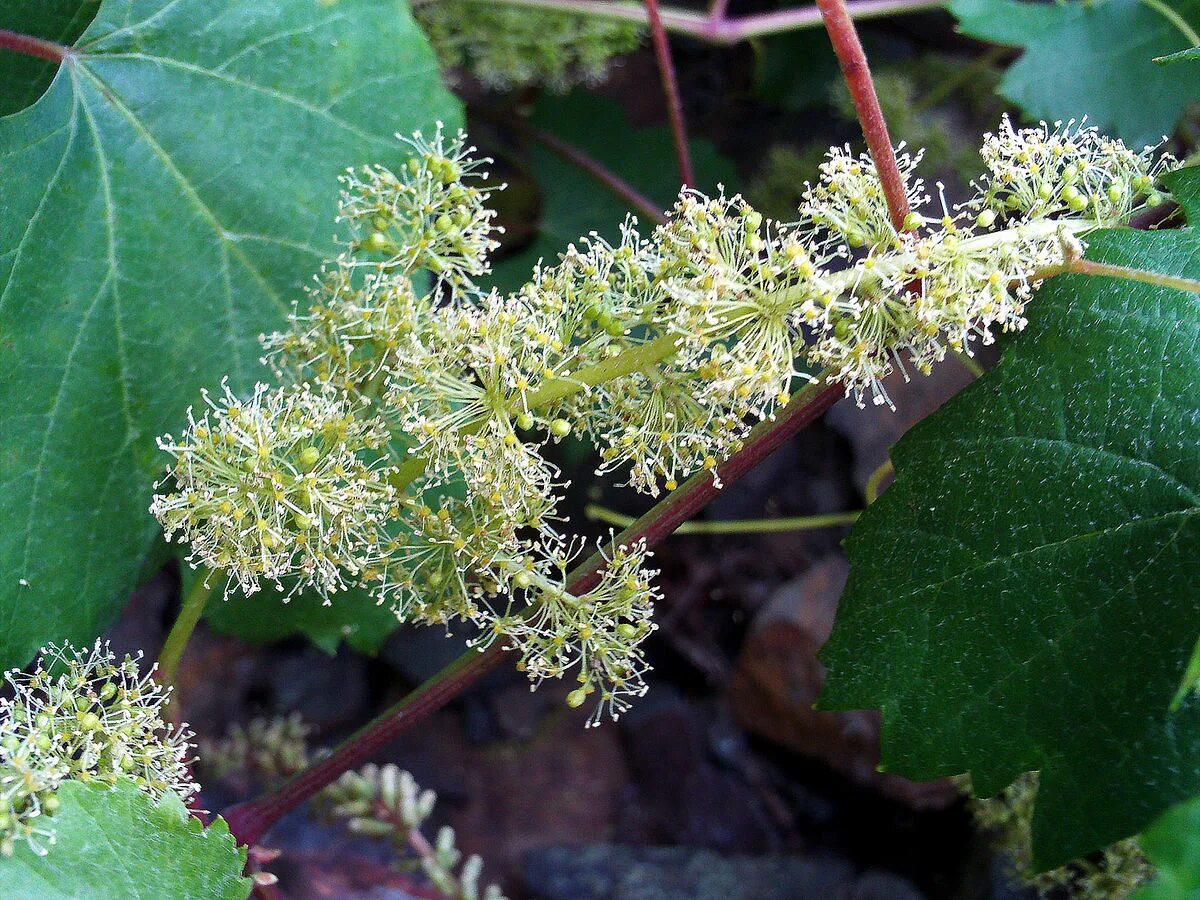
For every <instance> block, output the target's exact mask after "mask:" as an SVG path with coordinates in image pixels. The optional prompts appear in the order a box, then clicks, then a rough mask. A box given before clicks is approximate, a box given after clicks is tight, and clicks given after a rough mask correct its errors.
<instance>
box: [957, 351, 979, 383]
mask: <svg viewBox="0 0 1200 900" xmlns="http://www.w3.org/2000/svg"><path fill="white" fill-rule="evenodd" d="M954 358H955V359H956V360H958V364H959V365H960V366H962V367H963V368H964V369H966V370H967V371H968V372H970V373H971V374H972V375H974V376H975V377H976V378H982V377H983V375H984V369H983V366H981V365H980V364H979V363H977V362H975V360H974V359H972V358H971V357H969V356H967V354H965V353H963V352H962V351H961V350H955V351H954Z"/></svg>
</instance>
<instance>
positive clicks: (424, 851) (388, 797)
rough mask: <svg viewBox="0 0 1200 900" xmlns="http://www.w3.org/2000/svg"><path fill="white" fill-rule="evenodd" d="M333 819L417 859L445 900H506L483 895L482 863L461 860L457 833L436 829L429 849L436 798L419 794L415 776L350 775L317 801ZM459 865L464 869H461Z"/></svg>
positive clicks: (376, 769) (387, 769) (370, 771)
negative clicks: (426, 829)
mask: <svg viewBox="0 0 1200 900" xmlns="http://www.w3.org/2000/svg"><path fill="white" fill-rule="evenodd" d="M317 801H318V803H319V805H320V806H321V808H322V809H323V810H324V811H325V813H326V815H327V816H328V817H329V818H333V819H345V820H346V825H347V827H348V828H349V829H350V830H351V831H353V832H355V833H357V834H363V835H367V836H368V837H374V838H386V839H388V840H390V841H391V842H392V843H393V844H395V845H396V848H397V850H398V851H399V852H401V853H406V854H409V855H411V854H415V855H416V860H417V864H418V865H419V866H420V867H421V871H422V872H424V873H425V877H426V878H428V879H429V881H430V883H431V884H432V885H433V886H434V887H435V888H436V889H437V890H438V892H439V893H440V894H441V895H443V896H445V897H453V898H455V900H481V898H482V900H504V894H503V893H502V892H501V891H500V888H499V887H497V886H496V885H494V884H489V885H488V886H487V887H485V888H484V889H483V891H482V892H480V889H479V888H480V885H479V879H480V876H481V875H482V874H483V860H482V859H481V858H480V857H478V856H474V855H472V856H468V857H467V858H466V860H465V861H464V860H463V855H462V852H461V851H460V850H459V849H458V847H457V838H456V837H455V834H454V829H453V828H451V827H450V826H448V825H444V826H442V827H441V828H440V829H438V833H437V838H436V839H435V840H434V843H433V844H432V845H430V843H429V842H428V841H427V840H426V839H425V837H424V835H422V834H421V830H420V829H421V827H422V826H423V825H424V824H425V822H426V821H427V820H428V819H429V817H430V816H431V815H432V814H433V808H434V805H435V804H436V803H437V794H435V793H434V792H433V791H431V790H421V788H420V787H419V786H418V785H417V782H416V781H415V780H414V779H413V777H412V775H411V774H409V773H408V772H405V771H404V770H403V769H399V768H397V767H396V766H393V765H386V766H376V765H374V764H372V763H368V764H367V765H365V766H363V767H362V769H360V770H359V771H357V772H346V773H345V774H343V775H342V777H341V778H339V779H338V780H337V781H335V782H334V783H333V784H331V785H329V787H327V788H326V789H325V790H324V791H322V792H321V793H320V794H319V795H318V796H317ZM460 863H461V866H460Z"/></svg>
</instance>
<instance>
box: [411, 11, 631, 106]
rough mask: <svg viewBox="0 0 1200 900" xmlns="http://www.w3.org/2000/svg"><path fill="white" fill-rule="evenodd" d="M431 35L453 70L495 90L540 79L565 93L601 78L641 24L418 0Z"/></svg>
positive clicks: (628, 49)
mask: <svg viewBox="0 0 1200 900" xmlns="http://www.w3.org/2000/svg"><path fill="white" fill-rule="evenodd" d="M413 8H414V12H415V13H416V17H417V21H418V22H420V24H421V27H422V28H423V29H424V31H425V34H426V35H427V36H428V37H429V43H430V44H432V45H433V48H434V50H435V51H436V52H437V55H438V59H439V60H440V61H441V63H442V67H443V68H444V69H446V70H447V71H448V72H449V73H450V75H451V77H456V76H458V75H460V74H462V73H466V74H470V75H472V76H474V77H475V78H476V79H478V80H479V81H480V82H482V83H483V84H484V85H485V86H487V87H489V88H493V89H495V90H501V91H505V90H514V89H517V88H522V87H531V86H537V85H542V86H545V87H548V88H549V89H550V90H552V91H555V92H557V93H565V92H566V91H567V90H568V89H569V88H571V87H572V86H573V85H576V84H590V83H595V82H598V81H600V80H601V79H602V78H603V77H604V75H605V73H606V72H607V71H608V68H609V65H610V62H611V60H612V58H613V57H614V56H618V55H620V54H622V53H629V52H631V51H633V50H636V49H637V47H638V44H640V43H641V40H642V35H643V33H644V30H645V29H644V28H643V26H642V25H640V24H639V23H636V22H623V21H615V20H609V19H605V18H601V17H599V16H591V15H581V14H579V13H572V12H564V11H560V10H551V9H516V8H513V7H507V6H504V5H503V4H499V3H495V2H492V0H416V2H415V3H414V4H413Z"/></svg>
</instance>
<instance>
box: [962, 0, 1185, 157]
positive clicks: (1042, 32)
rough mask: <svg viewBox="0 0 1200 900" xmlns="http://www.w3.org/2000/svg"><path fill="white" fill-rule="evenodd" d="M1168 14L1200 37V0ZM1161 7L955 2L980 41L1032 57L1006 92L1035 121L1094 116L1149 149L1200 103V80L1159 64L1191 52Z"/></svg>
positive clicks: (1171, 6)
mask: <svg viewBox="0 0 1200 900" xmlns="http://www.w3.org/2000/svg"><path fill="white" fill-rule="evenodd" d="M1162 6H1163V7H1164V8H1165V9H1166V10H1167V11H1169V12H1170V13H1173V14H1174V15H1177V16H1178V17H1179V18H1180V19H1181V20H1182V21H1183V22H1184V23H1185V24H1186V25H1187V26H1188V27H1190V28H1192V29H1200V0H1162ZM1156 7H1157V4H1155V5H1151V4H1149V3H1143V2H1142V0H1097V2H1094V3H1081V2H1067V3H1030V2H1023V0H953V2H951V4H950V11H951V12H952V13H953V14H954V15H955V16H956V17H957V18H958V21H959V26H960V28H961V29H962V31H964V32H965V33H966V34H969V35H971V37H975V38H979V39H980V40H984V41H991V42H993V43H997V44H1005V45H1008V46H1012V47H1022V48H1024V50H1025V52H1024V53H1023V54H1022V55H1021V58H1020V59H1018V60H1017V61H1016V62H1015V63H1014V64H1013V65H1012V66H1011V67H1010V68H1009V69H1008V71H1007V72H1006V73H1005V75H1004V79H1003V80H1002V81H1001V82H1000V92H1001V93H1002V94H1003V95H1004V96H1005V97H1006V98H1008V99H1009V100H1010V101H1012V102H1013V103H1015V104H1016V105H1017V106H1019V107H1020V108H1021V109H1022V110H1024V111H1025V113H1026V114H1027V115H1029V116H1030V117H1032V118H1035V119H1039V118H1041V119H1047V120H1051V121H1053V120H1055V119H1062V120H1064V121H1065V120H1067V119H1079V118H1080V117H1082V116H1085V115H1086V116H1087V117H1088V121H1089V122H1090V123H1091V124H1092V125H1095V126H1097V127H1098V128H1099V129H1100V130H1101V131H1103V132H1106V133H1108V134H1111V135H1115V136H1117V137H1120V138H1122V139H1123V140H1125V141H1127V142H1129V143H1131V144H1135V145H1137V146H1141V145H1143V144H1155V143H1157V142H1158V141H1160V140H1161V139H1162V137H1163V135H1166V134H1170V133H1171V132H1173V131H1174V130H1175V126H1176V124H1177V123H1178V122H1179V118H1180V116H1182V115H1183V112H1184V110H1185V109H1186V108H1187V105H1188V104H1189V103H1190V102H1192V101H1194V100H1196V99H1200V84H1198V83H1197V81H1196V79H1194V78H1183V77H1180V75H1179V73H1178V72H1172V71H1170V70H1169V69H1163V68H1162V67H1160V66H1157V65H1155V64H1154V62H1153V60H1154V57H1159V56H1165V55H1167V54H1170V53H1174V52H1175V51H1177V50H1183V49H1185V48H1187V47H1190V46H1191V44H1192V41H1191V40H1190V39H1189V38H1188V37H1187V36H1186V35H1185V34H1184V32H1183V31H1182V30H1181V29H1180V28H1179V26H1178V24H1177V23H1176V22H1174V21H1172V18H1171V17H1170V16H1167V15H1164V14H1163V11H1162V10H1161V9H1158V8H1156Z"/></svg>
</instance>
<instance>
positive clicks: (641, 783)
mask: <svg viewBox="0 0 1200 900" xmlns="http://www.w3.org/2000/svg"><path fill="white" fill-rule="evenodd" d="M620 724H621V733H622V737H623V738H624V742H625V757H626V760H627V761H628V763H629V771H630V780H631V785H630V789H629V790H628V792H627V796H626V797H625V799H624V802H622V804H621V806H620V807H619V810H620V812H619V815H620V819H619V822H620V827H619V828H618V833H619V834H621V835H622V836H623V837H624V838H625V839H626V840H636V841H638V842H640V843H650V844H685V845H687V846H691V847H704V848H708V849H713V850H721V851H725V852H743V853H746V852H763V851H765V850H771V849H774V848H775V847H776V846H777V844H778V841H777V839H776V836H775V834H774V832H773V829H772V827H771V824H770V821H769V819H768V817H767V815H766V813H765V811H764V809H763V807H762V803H761V801H760V800H759V797H758V796H757V794H756V793H755V791H754V790H753V789H752V788H751V787H750V785H748V784H747V783H746V781H745V780H744V779H743V778H742V777H741V776H740V775H739V774H738V773H737V772H735V771H732V770H731V769H730V768H728V767H726V766H722V765H720V764H719V762H720V757H719V755H718V753H717V752H714V748H712V747H711V746H710V742H709V733H708V729H707V726H706V724H705V719H704V715H703V712H702V711H701V710H699V709H697V708H696V707H695V706H693V705H692V704H689V703H686V702H684V701H683V700H682V699H681V698H680V697H678V696H677V695H674V694H673V693H672V692H671V691H669V690H667V689H663V688H658V689H656V690H655V691H653V692H652V693H651V694H650V695H649V696H647V697H645V698H644V699H643V700H642V701H641V702H640V703H639V704H638V705H636V706H635V707H634V708H633V710H631V711H630V712H629V713H628V714H626V715H625V716H623V717H622V719H621V723H620Z"/></svg>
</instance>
